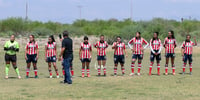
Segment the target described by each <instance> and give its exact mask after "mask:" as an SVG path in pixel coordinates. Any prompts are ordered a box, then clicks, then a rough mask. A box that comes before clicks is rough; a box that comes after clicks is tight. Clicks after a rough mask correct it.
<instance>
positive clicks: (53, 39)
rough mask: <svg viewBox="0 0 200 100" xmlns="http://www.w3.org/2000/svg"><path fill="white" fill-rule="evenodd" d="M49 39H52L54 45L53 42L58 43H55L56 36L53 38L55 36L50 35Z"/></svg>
mask: <svg viewBox="0 0 200 100" xmlns="http://www.w3.org/2000/svg"><path fill="white" fill-rule="evenodd" d="M49 38H51V39H52V43H53V42H56V41H55V38H54V36H53V35H50V36H49Z"/></svg>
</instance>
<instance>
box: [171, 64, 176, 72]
mask: <svg viewBox="0 0 200 100" xmlns="http://www.w3.org/2000/svg"><path fill="white" fill-rule="evenodd" d="M175 69H176V68H175V65H172V73H175Z"/></svg>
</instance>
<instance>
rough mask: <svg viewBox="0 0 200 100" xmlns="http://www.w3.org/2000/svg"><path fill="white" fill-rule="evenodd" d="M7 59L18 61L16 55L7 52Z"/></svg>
mask: <svg viewBox="0 0 200 100" xmlns="http://www.w3.org/2000/svg"><path fill="white" fill-rule="evenodd" d="M5 61H6V62H8V61H9V62H10V61H11V62H16V61H17V56H16V55H8V54H5Z"/></svg>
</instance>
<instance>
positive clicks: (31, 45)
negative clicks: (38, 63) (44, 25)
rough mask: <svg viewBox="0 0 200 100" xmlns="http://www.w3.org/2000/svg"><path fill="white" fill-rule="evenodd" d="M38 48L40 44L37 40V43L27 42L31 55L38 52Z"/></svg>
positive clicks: (27, 48)
mask: <svg viewBox="0 0 200 100" xmlns="http://www.w3.org/2000/svg"><path fill="white" fill-rule="evenodd" d="M38 48H39V46H38V43H37V42H35V43H34V42H32V43H30V42H28V43H27V44H26V50H27V51H28V52H27V53H28V54H29V55H33V54H37V52H36V49H38Z"/></svg>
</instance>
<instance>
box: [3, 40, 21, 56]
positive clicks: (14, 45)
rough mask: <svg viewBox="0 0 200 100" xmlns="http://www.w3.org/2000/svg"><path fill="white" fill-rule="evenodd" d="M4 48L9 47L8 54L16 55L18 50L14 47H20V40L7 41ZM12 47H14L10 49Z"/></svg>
mask: <svg viewBox="0 0 200 100" xmlns="http://www.w3.org/2000/svg"><path fill="white" fill-rule="evenodd" d="M4 48H8V50H6V54H8V55H16V50H14V49H19V44H18V42H16V41H14V42H11V41H7V42H6V43H5V45H4ZM10 48H12V49H10Z"/></svg>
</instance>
